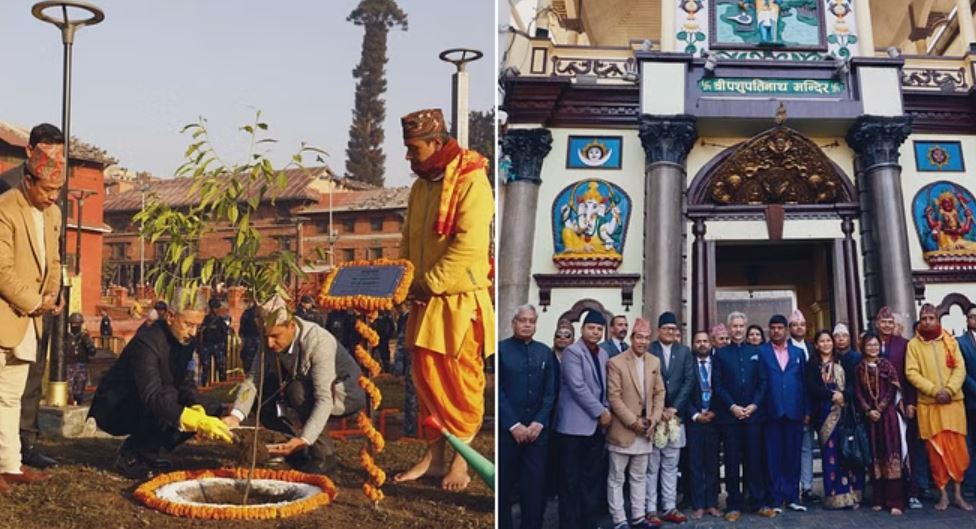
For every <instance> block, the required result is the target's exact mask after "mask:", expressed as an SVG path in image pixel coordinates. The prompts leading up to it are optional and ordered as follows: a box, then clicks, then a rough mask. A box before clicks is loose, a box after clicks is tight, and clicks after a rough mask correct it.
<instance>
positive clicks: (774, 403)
mask: <svg viewBox="0 0 976 529" xmlns="http://www.w3.org/2000/svg"><path fill="white" fill-rule="evenodd" d="M787 350H788V351H789V355H790V358H789V362H788V363H787V364H786V370H783V369H780V367H779V362H778V361H777V360H776V353H775V352H773V344H772V343H771V342H766V343H764V344H762V345H760V346H759V351H760V354H759V360H760V363H761V364H762V367H763V369H764V370H765V371H766V399H765V401H764V402H765V404H764V408H765V418H766V420H767V421H769V420H777V419H782V418H787V419H790V420H792V421H798V422H802V421H803V417H804V416H805V415H807V413H809V411H808V409H807V399H806V392H805V391H804V388H803V377H804V368H805V366H806V360H805V357H806V355H804V354H803V350H802V349H800V348H798V347H796V346H795V345H793V344H791V343H789V340H787Z"/></svg>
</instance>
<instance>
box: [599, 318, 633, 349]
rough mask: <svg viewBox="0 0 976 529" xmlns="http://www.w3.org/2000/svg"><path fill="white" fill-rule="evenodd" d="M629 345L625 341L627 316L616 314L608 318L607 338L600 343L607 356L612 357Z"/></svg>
mask: <svg viewBox="0 0 976 529" xmlns="http://www.w3.org/2000/svg"><path fill="white" fill-rule="evenodd" d="M629 347H630V344H629V343H627V316H624V315H622V314H618V315H616V316H614V317H613V318H610V329H609V330H608V331H607V339H606V340H604V342H603V343H601V344H600V348H601V349H603V350H604V351H606V352H607V356H608V357H610V358H613V357H615V356H617V355H618V354H620V353H622V352H624V351H626V350H627V349H628V348H629Z"/></svg>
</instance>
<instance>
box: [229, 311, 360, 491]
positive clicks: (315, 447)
mask: <svg viewBox="0 0 976 529" xmlns="http://www.w3.org/2000/svg"><path fill="white" fill-rule="evenodd" d="M257 312H258V320H259V321H258V323H259V325H263V328H264V339H265V341H266V345H267V349H268V354H266V355H265V363H264V373H265V374H264V394H263V395H262V397H263V399H262V400H263V405H260V406H259V408H260V409H259V412H258V413H260V416H261V424H262V425H263V426H265V427H267V428H270V429H272V430H276V431H279V432H282V433H284V434H286V435H291V436H294V437H292V438H291V439H290V440H289V441H288V442H286V443H281V444H272V445H268V453H269V454H270V455H272V456H285V460H286V461H287V462H288V463H289V464H290V465H291V466H292V467H294V468H296V469H298V470H301V471H303V472H310V473H319V474H324V473H327V472H329V471H331V470H332V469H333V468H335V466H336V458H335V447H333V445H332V440H331V439H330V437H329V432H328V431H327V430H326V424H327V423H328V421H329V417H330V416H346V415H351V414H353V413H356V412H358V411H359V410H361V409H363V408H364V407H365V406H366V394H365V392H364V391H363V389H362V388H360V387H359V384H358V379H359V375H360V370H359V365H357V364H356V361H355V359H353V357H352V355H350V354H349V352H348V351H346V349H345V348H344V347H342V346H341V345H339V343H338V342H337V341H336V339H335V337H333V336H332V335H331V334H330V333H329V331H326V330H325V329H323V328H322V327H320V326H318V325H316V324H314V323H311V322H308V321H306V320H303V319H301V318H297V317H295V316H293V315H291V314H289V313H288V308H287V306H286V304H285V301H284V300H283V299H281V298H280V297H278V296H275V297H274V298H273V299H271V300H270V301H268V302H267V303H265V304H264V305H262V306H261V307H260V310H258V311H257ZM260 359H261V357H260V355H258V356H257V357H255V359H254V363H253V364H252V367H251V370H250V371H249V372H248V375H247V378H246V379H245V380H244V383H243V384H241V387H240V391H239V392H238V395H237V401H236V402H235V403H234V409H233V410H232V411H231V414H230V415H228V416H226V417H224V419H223V420H224V422H225V423H226V424H227V425H228V426H230V427H231V428H235V427H237V426H238V425H240V423H241V421H242V420H244V418H245V417H247V415H248V414H249V413H250V412H251V408H252V406H253V405H254V401H255V399H256V397H257V385H256V383H255V381H254V380H255V377H258V376H259V373H260V371H259V368H260V367H261V364H260Z"/></svg>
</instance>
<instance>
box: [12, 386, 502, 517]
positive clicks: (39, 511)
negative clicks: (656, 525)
mask: <svg viewBox="0 0 976 529" xmlns="http://www.w3.org/2000/svg"><path fill="white" fill-rule="evenodd" d="M383 382H384V384H383V386H387V387H388V388H389V389H390V390H391V391H390V397H391V398H390V405H393V404H401V405H402V390H401V391H400V394H399V395H397V392H396V389H395V386H396V385H397V383H396V381H394V380H385V381H383ZM384 389H386V388H384ZM398 397H399V402H396V401H397V400H398ZM486 397H488V399H490V400H488V402H492V401H493V396H492V394H491V391H490V388H489V392H488V395H486ZM384 407H386V406H384ZM489 408H491V406H490V405H489ZM391 419H392V420H391V421H390V422H389V423H388V426H387V437H388V440H389V439H395V438H396V436H397V435H398V434H396V433H394V432H397V431H402V426H401V425H400V424H399V420H398V418H391ZM493 424H494V423H493V421H492V422H488V423H487V424H486V427H485V428H484V429H483V430H482V434H481V435H479V437H478V438H477V439H476V440H475V442H474V447H475V448H476V449H477V450H478V451H479V452H481V453H482V454H484V455H485V456H486V457H488V458H490V459H492V460H493V459H494V455H495V452H494V441H495V439H494V435H493V433H492V430H493ZM119 444H120V441H119V440H115V439H75V440H57V441H53V440H44V441H42V443H41V445H42V447H43V450H44V452H45V453H47V454H50V455H52V456H54V457H55V458H57V459H58V460H59V461H60V462H61V464H60V465H59V466H58V467H57V468H54V469H52V470H51V471H50V473H51V474H52V478H51V479H49V480H47V481H44V482H41V483H38V484H32V485H26V486H17V487H14V489H13V493H12V494H11V495H10V496H7V497H4V498H0V529H8V528H9V529H61V528H64V529H68V528H78V529H90V528H107V529H129V528H153V529H156V528H159V529H176V528H184V527H192V528H209V527H213V528H216V527H229V526H230V523H229V522H220V521H206V520H189V519H183V518H175V517H172V516H169V515H166V514H161V513H158V512H155V511H152V510H150V509H148V508H146V507H143V506H142V505H141V504H139V503H137V502H136V501H135V500H134V499H133V498H132V492H133V490H135V488H136V486H137V485H138V484H139V483H138V482H136V481H133V480H129V479H125V478H123V477H121V476H119V475H118V474H115V473H114V472H112V471H111V467H112V464H113V462H114V458H115V452H116V450H117V449H118V446H119ZM362 444H363V439H362V438H359V439H356V438H350V439H349V440H348V441H345V442H343V441H337V442H336V448H337V450H338V454H339V461H340V465H339V468H338V469H337V470H336V471H335V472H333V473H332V475H330V476H329V477H330V478H331V479H332V480H333V481H334V482H335V483H336V486H337V488H338V491H339V492H338V495H337V497H336V499H335V501H334V503H332V504H331V505H329V506H326V507H323V508H320V509H318V510H316V511H314V512H311V513H307V514H304V515H301V516H297V517H294V518H288V519H284V520H268V521H255V522H233V526H234V527H243V528H255V529H257V528H260V529H270V528H283V529H284V528H287V529H306V528H307V529H313V528H315V529H318V528H332V527H335V528H358V527H362V528H370V529H375V528H431V527H451V528H457V529H468V528H490V527H493V525H494V503H495V498H494V494H493V493H492V491H491V489H490V488H488V487H486V486H485V485H484V483H482V482H481V481H480V479H479V478H478V477H477V476H473V478H472V481H471V486H470V487H469V488H468V490H467V491H465V492H463V493H460V494H457V493H448V492H444V491H442V490H440V487H439V480H434V479H424V480H421V481H419V482H414V483H407V484H401V485H397V484H393V483H392V482H391V481H388V482H387V484H385V485H384V486H383V491H384V493H385V494H386V499H385V500H383V501H382V502H381V503H380V506H379V508H378V509H374V508H372V507H371V506H370V504H369V501H368V500H367V499H366V497H365V496H364V495H363V493H362V491H361V488H360V487H361V485H362V483H363V481H364V478H365V473H364V472H363V471H362V469H361V468H360V467H359V463H358V458H357V453H358V451H359V449H360V448H361V447H362ZM423 450H424V444H423V443H422V442H421V441H418V440H416V439H408V438H403V439H396V440H391V441H390V442H388V443H387V445H386V449H385V450H384V451H383V453H382V454H379V456H378V458H377V461H378V463H379V464H380V466H381V467H382V468H383V469H384V470H385V471H386V472H387V474H388V476H389V478H392V476H393V475H394V474H396V473H397V472H399V471H402V470H404V469H406V468H408V467H409V466H410V464H411V463H412V462H414V461H415V460H417V459H418V458H419V457H420V455H421V454H422V453H423ZM170 458H171V459H172V461H173V462H174V464H175V465H176V467H177V468H180V469H191V468H217V467H221V466H231V465H233V464H234V461H235V458H236V454H235V450H234V449H232V448H230V447H227V446H226V445H217V444H213V443H201V442H196V441H192V442H190V443H187V444H185V445H183V446H181V447H180V448H178V449H177V450H176V451H175V452H174V453H173V454H171V455H170Z"/></svg>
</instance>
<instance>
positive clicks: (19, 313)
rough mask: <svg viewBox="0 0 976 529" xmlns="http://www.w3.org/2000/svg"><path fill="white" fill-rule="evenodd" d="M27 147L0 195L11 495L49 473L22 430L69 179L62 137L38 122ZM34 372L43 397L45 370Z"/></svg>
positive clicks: (0, 401)
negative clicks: (27, 448) (24, 443)
mask: <svg viewBox="0 0 976 529" xmlns="http://www.w3.org/2000/svg"><path fill="white" fill-rule="evenodd" d="M26 150H27V157H28V159H27V161H26V162H25V163H24V164H22V165H20V166H18V167H16V168H14V170H12V171H8V172H7V173H5V174H4V175H3V179H4V180H5V181H7V182H8V183H10V182H13V181H14V180H16V184H15V186H14V187H11V189H10V190H9V191H7V192H5V193H3V194H2V195H0V494H7V493H9V492H10V485H9V484H18V483H28V482H32V481H38V480H41V479H44V478H46V477H47V475H46V474H43V473H41V472H37V471H33V470H31V469H29V468H28V467H26V466H23V464H22V463H23V462H24V461H23V456H22V453H21V436H20V432H19V431H18V429H19V427H20V426H21V425H22V424H23V421H22V419H23V417H22V413H21V411H22V410H21V405H22V399H23V397H24V396H25V388H28V387H29V384H28V379H29V378H30V373H31V370H32V366H34V365H36V364H37V363H38V360H39V359H41V358H43V357H44V354H43V351H45V349H44V348H43V347H39V345H41V343H42V340H41V337H42V335H43V332H44V329H45V321H44V316H45V315H49V314H57V313H59V312H60V311H61V309H62V303H61V300H60V299H59V296H58V290H59V289H60V285H61V281H60V270H61V259H60V255H59V253H58V246H59V244H58V243H59V240H60V237H61V210H60V209H59V208H58V206H57V201H58V196H59V195H60V194H61V188H62V187H63V186H64V183H65V182H64V163H65V161H64V136H63V135H62V134H61V131H60V130H58V129H57V128H56V127H54V126H53V125H39V126H37V127H34V129H33V130H32V131H31V136H30V139H29V140H28V145H27V149H26ZM18 177H19V179H18ZM47 326H48V327H50V324H49V323H48V325H47ZM35 370H36V369H35ZM36 371H38V375H39V376H38V377H37V380H36V383H37V389H38V395H39V390H40V378H41V377H40V375H43V369H40V370H36ZM27 407H28V408H30V407H33V408H36V405H35V406H31V403H27ZM24 411H34V412H35V413H36V409H33V410H24ZM28 419H36V415H34V416H32V417H28ZM30 422H36V421H30Z"/></svg>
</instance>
